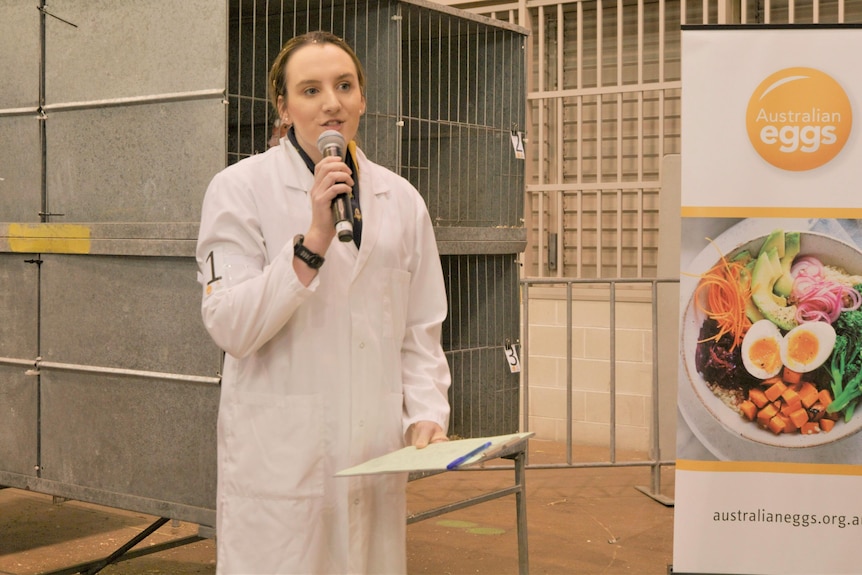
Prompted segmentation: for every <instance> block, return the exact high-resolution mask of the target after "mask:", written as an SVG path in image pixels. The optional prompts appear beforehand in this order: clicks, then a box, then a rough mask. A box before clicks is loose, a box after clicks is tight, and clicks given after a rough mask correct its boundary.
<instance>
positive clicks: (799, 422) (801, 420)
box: [790, 408, 808, 429]
mask: <svg viewBox="0 0 862 575" xmlns="http://www.w3.org/2000/svg"><path fill="white" fill-rule="evenodd" d="M790 421H792V422H793V425H795V426H796V427H798V428H799V429H802V427H803V426H804V425H805V424H806V423H808V412H807V411H805V410H804V409H802V408H800V409H797V410H796V411H794V412H793V413H791V414H790Z"/></svg>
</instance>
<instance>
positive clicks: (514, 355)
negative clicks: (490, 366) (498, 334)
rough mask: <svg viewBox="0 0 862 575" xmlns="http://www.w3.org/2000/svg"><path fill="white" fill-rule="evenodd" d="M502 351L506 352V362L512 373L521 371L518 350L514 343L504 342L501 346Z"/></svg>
mask: <svg viewBox="0 0 862 575" xmlns="http://www.w3.org/2000/svg"><path fill="white" fill-rule="evenodd" d="M503 352H504V353H505V354H506V362H507V363H508V364H509V371H511V372H512V373H518V372H520V371H521V360H520V359H519V358H518V350H517V349H516V348H515V346H514V345H512V344H510V343H509V342H506V346H505V347H504V348H503Z"/></svg>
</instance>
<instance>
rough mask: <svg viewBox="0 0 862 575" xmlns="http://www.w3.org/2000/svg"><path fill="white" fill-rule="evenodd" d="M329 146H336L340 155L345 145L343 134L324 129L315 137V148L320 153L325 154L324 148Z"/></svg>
mask: <svg viewBox="0 0 862 575" xmlns="http://www.w3.org/2000/svg"><path fill="white" fill-rule="evenodd" d="M330 146H336V147H337V148H338V154H339V155H341V152H342V150H344V147H345V142H344V136H342V135H341V132H338V131H336V130H326V131H325V132H323V133H322V134H320V137H318V138H317V149H318V150H320V153H321V154H323V155H326V149H327V148H329V147H330Z"/></svg>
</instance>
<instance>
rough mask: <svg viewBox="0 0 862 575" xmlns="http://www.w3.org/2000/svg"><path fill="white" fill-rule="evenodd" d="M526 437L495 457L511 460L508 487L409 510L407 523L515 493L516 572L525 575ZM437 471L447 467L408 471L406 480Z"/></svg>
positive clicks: (485, 468) (526, 554)
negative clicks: (432, 506) (512, 466)
mask: <svg viewBox="0 0 862 575" xmlns="http://www.w3.org/2000/svg"><path fill="white" fill-rule="evenodd" d="M528 441H529V440H528V438H524V439H523V440H521V441H519V442H518V443H517V444H515V445H512V446H510V447H507V448H505V449H504V450H503V451H501V452H500V453H499V454H498V455H496V456H495V457H496V458H502V459H510V460H512V461H514V463H515V466H514V472H515V483H514V485H512V486H511V487H506V488H503V489H498V490H495V491H489V492H488V493H484V494H482V495H478V496H476V497H471V498H468V499H463V500H461V501H457V502H455V503H450V504H448V505H443V506H440V507H435V508H434V509H428V510H426V511H421V512H419V513H412V514H410V515H408V516H407V524H408V525H410V524H412V523H416V522H419V521H424V520H425V519H431V518H432V517H438V516H440V515H443V514H444V513H450V512H452V511H457V510H459V509H464V508H466V507H471V506H473V505H477V504H479V503H484V502H486V501H493V500H494V499H499V498H500V497H505V496H507V495H514V496H515V513H516V526H517V529H518V573H519V575H527V574H528V573H529V572H530V566H529V546H528V528H527V488H526V462H527V444H528ZM497 469H501V467H499V466H498V467H482V468H472V469H471V468H469V467H467V468H464V469H459V470H457V471H458V472H469V471H483V470H497ZM440 473H447V472H446V471H432V472H424V471H423V472H416V473H411V474H410V477H409V480H410V481H416V480H419V479H423V478H426V477H431V476H433V475H439V474H440Z"/></svg>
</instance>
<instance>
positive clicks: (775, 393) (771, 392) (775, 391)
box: [764, 381, 787, 401]
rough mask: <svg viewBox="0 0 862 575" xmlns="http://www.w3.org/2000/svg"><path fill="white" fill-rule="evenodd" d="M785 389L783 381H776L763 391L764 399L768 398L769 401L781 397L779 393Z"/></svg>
mask: <svg viewBox="0 0 862 575" xmlns="http://www.w3.org/2000/svg"><path fill="white" fill-rule="evenodd" d="M786 389H787V386H786V385H784V382H783V381H776V382H775V383H773V384H772V385H770V386H769V387H767V388H766V391H765V392H764V393H765V394H766V399H768V400H769V401H775V400H776V399H778V398H779V397H781V394H782V393H784V391H785V390H786Z"/></svg>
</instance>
